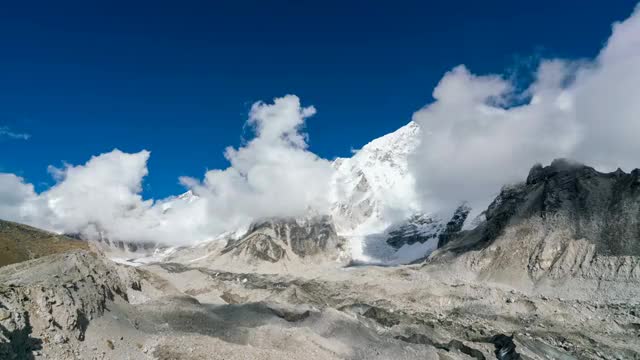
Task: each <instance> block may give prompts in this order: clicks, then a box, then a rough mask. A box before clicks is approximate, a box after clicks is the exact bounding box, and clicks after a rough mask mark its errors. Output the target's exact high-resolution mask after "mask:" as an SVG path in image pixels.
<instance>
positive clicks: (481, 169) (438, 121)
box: [0, 9, 640, 244]
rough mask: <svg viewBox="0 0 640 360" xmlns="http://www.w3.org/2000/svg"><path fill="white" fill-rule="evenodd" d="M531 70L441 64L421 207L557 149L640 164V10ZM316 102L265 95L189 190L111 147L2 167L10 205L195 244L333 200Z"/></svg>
mask: <svg viewBox="0 0 640 360" xmlns="http://www.w3.org/2000/svg"><path fill="white" fill-rule="evenodd" d="M534 79H535V80H534V81H533V83H532V84H531V85H530V86H529V87H528V89H526V90H525V91H524V92H522V91H518V90H517V89H518V87H517V86H516V84H515V83H514V82H513V81H512V80H508V79H507V78H506V77H504V76H501V75H496V74H489V75H477V74H473V73H472V72H471V71H470V70H469V69H468V68H467V67H465V66H464V65H460V66H456V67H455V68H453V69H452V70H451V71H449V72H448V73H446V74H445V75H444V77H443V78H442V80H441V81H440V82H439V84H438V85H437V87H436V88H435V89H434V91H433V97H434V98H435V101H434V102H433V103H431V104H428V105H427V106H425V107H424V108H423V109H420V110H419V111H417V112H416V113H415V114H414V116H413V120H414V121H415V122H416V123H418V124H419V125H420V127H421V131H420V133H421V135H420V136H421V141H420V145H419V146H418V149H417V150H416V152H415V153H414V154H412V155H411V160H410V170H411V175H413V177H414V178H415V179H416V182H415V183H416V191H417V193H418V194H420V199H418V200H419V201H418V202H419V204H421V206H422V207H423V210H425V211H429V212H441V211H444V210H450V209H451V208H452V207H455V206H457V205H458V204H459V203H460V202H461V201H468V202H470V203H471V205H472V206H475V207H476V208H478V209H481V208H482V207H483V206H486V204H487V202H488V201H489V200H490V199H491V198H492V197H493V196H494V195H495V194H496V193H497V192H498V191H499V189H500V187H501V186H502V185H503V184H505V183H509V182H515V181H521V180H522V179H523V178H524V177H525V176H526V174H527V171H528V170H529V168H530V167H531V166H532V165H533V164H534V163H538V162H540V163H549V162H550V161H551V160H552V159H553V158H557V157H569V158H573V159H576V160H578V161H582V162H584V163H587V164H590V165H593V166H596V167H597V168H599V169H601V170H613V169H615V168H616V167H622V168H623V169H626V170H629V169H632V168H635V167H638V165H640V158H639V157H638V156H639V155H640V141H638V138H637V136H638V134H640V101H638V99H640V87H638V85H637V84H639V83H640V10H638V9H636V11H635V12H634V13H633V14H632V16H631V17H630V18H629V19H627V20H626V21H624V22H621V23H616V24H614V26H613V31H612V35H611V37H610V38H609V40H608V41H607V43H606V45H605V46H604V47H603V48H602V50H601V51H600V53H599V55H598V56H597V58H596V59H593V60H590V61H585V60H579V61H571V60H563V59H549V60H544V61H542V62H541V63H540V66H539V67H538V69H537V71H536V73H535V74H534ZM315 112H316V110H315V108H313V107H312V106H309V107H303V106H302V105H301V103H300V99H298V98H297V97H296V96H294V95H287V96H284V97H282V98H277V99H275V100H274V101H273V103H263V102H258V103H255V104H254V105H253V106H252V107H251V110H250V112H249V116H248V120H247V124H248V125H249V126H250V128H251V129H253V131H254V133H255V134H254V135H255V136H254V137H253V138H252V139H250V140H249V141H248V142H246V143H245V144H243V145H242V146H240V147H239V148H233V147H229V148H227V149H226V152H225V155H226V158H227V159H228V161H229V167H227V168H226V169H219V170H211V171H208V172H207V173H206V174H205V175H204V177H203V178H202V179H194V178H181V179H180V181H181V183H182V184H183V185H184V186H185V188H186V189H188V190H191V191H192V193H194V194H196V195H197V198H192V199H191V200H189V201H185V200H179V201H178V200H176V198H168V199H162V200H153V199H143V197H142V196H141V188H142V184H143V180H144V177H145V176H146V175H147V174H148V169H147V161H148V159H149V156H150V153H149V152H148V151H145V150H143V151H140V152H138V153H132V154H128V153H124V152H121V151H119V150H113V151H111V152H109V153H105V154H101V155H98V156H95V157H92V158H91V159H90V160H89V161H87V162H86V163H85V164H83V165H75V166H74V165H66V166H65V167H63V168H54V167H51V168H50V172H51V174H52V175H53V177H54V178H55V179H56V181H57V183H56V185H54V186H53V187H51V188H50V189H48V190H47V191H44V192H42V193H37V192H36V191H35V190H34V187H33V185H31V184H29V183H27V182H26V181H25V180H24V179H22V178H20V177H18V176H16V175H14V174H6V173H0V218H2V219H8V220H14V221H19V222H24V223H28V224H32V225H35V226H39V227H43V228H46V229H50V230H54V231H58V232H64V233H76V234H81V235H83V236H85V237H87V238H100V237H103V236H106V237H108V238H110V239H113V240H122V241H134V242H135V241H151V242H161V243H166V244H190V243H194V242H197V241H202V240H207V239H210V238H211V237H214V236H216V235H218V234H221V233H223V232H226V231H233V230H236V229H238V228H241V227H243V226H246V225H248V223H249V222H250V221H252V220H253V219H256V218H261V217H268V216H299V215H305V214H308V213H327V212H328V211H329V208H330V205H331V204H330V203H329V202H330V200H329V198H328V197H329V194H331V189H330V187H331V185H330V184H331V183H332V179H333V177H334V170H333V168H332V166H331V162H330V161H328V160H326V159H322V158H320V157H318V156H316V155H315V154H313V153H312V152H310V151H309V149H308V144H307V141H308V139H307V138H308V137H307V134H306V133H304V131H303V129H304V124H305V121H306V120H307V119H309V118H310V117H312V116H313V115H314V114H315ZM3 131H4V132H3ZM8 134H9V132H8V130H7V129H5V128H0V135H8ZM11 134H13V133H11ZM13 135H15V134H13ZM18 135H19V136H20V134H18ZM8 136H12V135H8ZM25 139H26V138H25ZM400 190H402V191H404V190H406V189H400ZM411 203H412V204H413V203H414V202H411Z"/></svg>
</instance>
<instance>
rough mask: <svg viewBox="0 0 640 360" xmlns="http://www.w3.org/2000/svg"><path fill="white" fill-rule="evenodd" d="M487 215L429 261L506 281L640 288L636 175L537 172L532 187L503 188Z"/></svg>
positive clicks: (639, 173) (558, 168)
mask: <svg viewBox="0 0 640 360" xmlns="http://www.w3.org/2000/svg"><path fill="white" fill-rule="evenodd" d="M485 215H486V221H485V222H484V223H483V224H481V225H480V226H478V227H477V228H476V229H474V230H472V231H468V232H462V233H460V234H458V235H456V236H453V237H452V238H451V239H450V241H449V242H448V243H446V244H444V245H443V247H442V248H441V249H439V250H438V251H436V252H435V253H434V254H433V255H432V256H431V259H430V260H431V261H432V262H442V261H444V260H446V259H451V258H455V257H457V256H461V258H462V259H465V261H466V263H467V265H469V266H470V267H472V268H473V269H474V270H477V271H479V272H480V273H485V274H492V275H494V276H497V277H501V278H504V277H510V278H512V279H516V278H518V275H517V274H520V276H521V277H522V276H525V277H527V278H529V279H531V280H534V281H537V280H541V279H542V278H555V279H559V278H564V277H567V276H578V277H582V278H586V279H594V280H596V279H597V280H623V281H638V280H640V257H638V256H640V170H638V169H636V170H634V171H632V172H631V173H630V174H627V173H624V172H623V171H621V170H617V171H615V172H612V173H601V172H598V171H596V170H595V169H593V168H591V167H588V166H585V165H581V164H577V163H574V162H571V161H568V160H562V159H561V160H555V161H553V163H552V164H551V165H549V166H546V167H542V166H541V165H536V166H534V167H533V168H532V169H531V171H530V173H529V176H528V177H527V180H526V182H524V183H522V184H518V185H514V186H509V187H505V188H503V190H502V191H501V193H500V195H499V196H498V197H497V198H496V199H495V200H494V201H493V203H492V204H491V205H490V206H489V208H488V209H487V211H486V214H485Z"/></svg>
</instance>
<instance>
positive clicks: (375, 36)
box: [0, 0, 636, 198]
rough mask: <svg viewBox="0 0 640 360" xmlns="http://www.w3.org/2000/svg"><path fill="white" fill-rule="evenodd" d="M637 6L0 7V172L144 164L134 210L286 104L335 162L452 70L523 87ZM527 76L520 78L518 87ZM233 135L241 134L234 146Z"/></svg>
mask: <svg viewBox="0 0 640 360" xmlns="http://www.w3.org/2000/svg"><path fill="white" fill-rule="evenodd" d="M635 3H636V2H635V1H626V0H618V1H596V0H593V1H586V2H585V1H580V2H579V1H563V2H558V1H546V0H543V1H537V2H535V3H531V2H527V3H525V2H515V1H483V2H479V1H460V2H456V3H455V4H453V2H448V4H445V2H438V3H436V2H427V1H393V2H390V1H386V2H383V1H317V2H311V1H300V2H288V1H286V2H285V1H282V2H280V1H269V2H266V1H225V2H211V1H181V2H171V3H169V2H167V3H163V2H158V1H155V2H146V3H145V2H135V4H132V2H117V1H92V2H87V1H83V2H65V1H61V2H55V3H54V2H50V1H42V2H36V1H24V2H13V3H12V4H3V5H2V9H1V11H0V44H1V46H2V47H1V48H2V56H0V130H2V129H5V128H6V129H8V130H7V131H5V132H11V133H13V134H14V135H15V134H18V135H19V134H29V135H30V136H29V137H28V139H24V137H16V136H8V135H6V134H4V135H2V134H1V133H2V131H0V172H11V173H16V174H19V175H21V176H23V177H25V178H26V180H27V181H28V182H31V183H34V184H35V185H36V186H37V187H38V189H39V190H42V189H45V188H46V187H47V186H48V185H51V184H52V183H53V180H52V179H51V177H50V176H49V174H48V173H47V166H48V165H50V164H53V165H58V166H59V165H61V164H62V162H63V161H66V162H69V163H72V164H81V163H84V162H85V161H86V160H87V159H88V158H89V157H90V156H91V155H97V154H100V153H104V152H108V151H111V150H112V149H113V148H119V149H121V150H123V151H129V152H134V151H139V150H141V149H147V150H150V151H151V152H152V155H151V160H150V162H149V168H150V175H149V177H148V178H147V179H146V181H145V189H144V190H145V196H148V197H155V198H161V197H164V196H167V195H171V194H176V193H179V192H180V191H181V186H180V185H179V184H178V181H177V179H178V177H179V176H182V175H188V176H194V177H201V176H202V175H203V174H204V172H205V170H206V169H214V168H224V167H226V160H225V159H224V157H223V151H224V148H225V147H226V146H230V145H232V146H237V145H239V144H240V143H241V141H242V136H243V135H244V136H248V135H249V134H247V133H246V131H244V130H243V124H244V122H245V121H246V118H247V111H248V109H249V107H250V105H251V104H252V103H253V102H255V101H257V100H271V99H273V98H274V97H278V96H282V95H284V94H288V93H292V94H296V95H298V96H299V97H300V98H301V99H302V103H303V105H305V106H306V105H314V106H315V107H316V108H317V110H318V113H317V115H316V116H314V117H312V118H311V119H310V120H309V121H308V124H307V131H308V133H309V135H310V141H309V143H310V149H311V151H313V152H315V153H317V154H318V155H320V156H322V157H325V158H334V157H336V156H347V155H349V153H350V150H351V149H352V148H358V147H360V146H362V145H363V144H365V143H367V142H368V141H369V140H371V139H373V138H375V137H377V136H380V135H383V134H385V133H388V132H390V131H393V130H394V129H396V128H398V127H400V126H402V125H404V124H405V123H406V122H407V121H408V120H409V119H410V117H411V114H412V113H413V112H415V111H416V110H418V109H419V108H421V107H422V106H424V105H426V104H427V103H429V102H430V101H431V92H432V90H433V88H434V86H435V85H436V84H437V82H438V81H439V80H440V78H441V77H442V75H443V74H444V73H445V72H446V71H448V70H450V69H451V68H453V67H454V66H456V65H458V64H466V65H467V67H468V68H469V69H471V70H472V71H473V72H475V73H481V74H482V73H512V72H515V73H519V74H526V72H527V71H526V70H527V69H528V68H532V67H533V65H534V63H535V59H536V58H539V57H541V56H544V57H562V58H572V59H573V58H582V57H593V56H595V55H596V54H597V53H598V51H599V50H600V48H601V47H602V45H603V42H604V41H605V40H606V39H607V37H608V36H609V35H610V32H611V28H610V26H611V23H612V22H613V21H616V20H622V19H624V18H626V17H627V16H628V15H629V14H630V13H631V11H632V10H633V7H634V5H635ZM525 78H526V76H525ZM243 131H244V132H243Z"/></svg>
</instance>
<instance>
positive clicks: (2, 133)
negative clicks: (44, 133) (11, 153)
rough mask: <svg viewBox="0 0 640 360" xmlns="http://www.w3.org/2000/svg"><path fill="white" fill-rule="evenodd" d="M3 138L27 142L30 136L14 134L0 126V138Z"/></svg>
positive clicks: (7, 128) (5, 127)
mask: <svg viewBox="0 0 640 360" xmlns="http://www.w3.org/2000/svg"><path fill="white" fill-rule="evenodd" d="M3 136H4V137H8V138H10V139H17V140H29V138H31V134H27V133H18V132H14V131H11V129H9V127H7V126H0V137H3Z"/></svg>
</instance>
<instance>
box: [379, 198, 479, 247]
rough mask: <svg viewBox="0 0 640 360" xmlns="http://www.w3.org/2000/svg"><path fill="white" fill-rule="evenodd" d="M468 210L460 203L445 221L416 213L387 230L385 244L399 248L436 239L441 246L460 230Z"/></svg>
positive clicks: (468, 208)
mask: <svg viewBox="0 0 640 360" xmlns="http://www.w3.org/2000/svg"><path fill="white" fill-rule="evenodd" d="M470 211H471V208H470V207H469V206H468V205H467V204H462V205H460V206H459V207H458V208H457V209H456V210H455V212H454V213H453V215H452V216H451V219H450V220H449V221H447V222H445V221H443V220H442V219H440V218H437V217H432V216H429V215H426V214H416V215H414V216H412V217H410V218H409V219H408V220H407V221H405V222H403V223H401V224H398V225H396V226H393V227H391V229H389V230H388V237H387V244H389V245H391V246H392V247H394V248H396V249H399V248H401V247H403V246H404V245H413V244H415V243H421V244H424V243H425V242H427V241H429V240H436V239H437V246H438V247H442V246H444V245H445V244H446V243H447V242H448V241H449V238H450V237H451V236H453V235H454V234H456V233H458V232H459V231H460V230H462V226H463V225H464V223H465V221H466V220H467V216H468V215H469V212H470Z"/></svg>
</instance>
